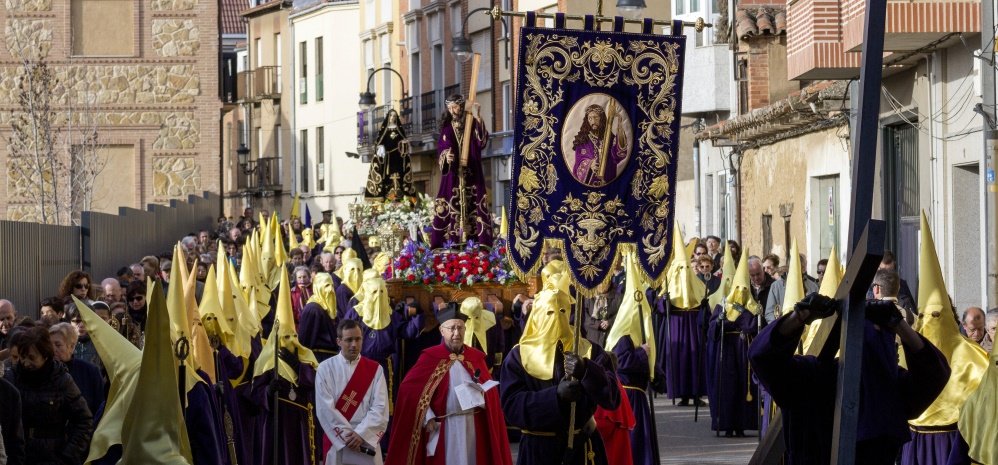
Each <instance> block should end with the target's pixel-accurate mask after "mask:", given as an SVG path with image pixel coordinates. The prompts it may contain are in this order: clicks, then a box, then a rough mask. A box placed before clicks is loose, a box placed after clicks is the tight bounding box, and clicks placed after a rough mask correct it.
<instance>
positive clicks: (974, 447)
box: [826, 271, 998, 464]
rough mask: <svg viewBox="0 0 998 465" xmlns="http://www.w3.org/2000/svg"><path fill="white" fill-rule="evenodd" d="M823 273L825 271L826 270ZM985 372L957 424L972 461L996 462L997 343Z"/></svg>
mask: <svg viewBox="0 0 998 465" xmlns="http://www.w3.org/2000/svg"><path fill="white" fill-rule="evenodd" d="M826 273H827V271H826ZM989 359H990V363H988V369H987V372H986V373H984V378H983V379H981V384H980V385H979V387H978V388H977V389H976V390H975V391H974V392H973V393H971V394H970V397H968V398H967V401H966V402H964V404H963V409H961V410H960V421H959V423H958V425H957V426H958V427H959V429H960V434H961V435H963V439H964V440H966V441H967V444H968V445H970V453H969V454H968V455H969V456H970V458H971V459H973V460H974V462H976V463H991V464H996V463H998V422H996V421H995V417H996V416H998V344H995V345H994V346H992V347H991V354H989Z"/></svg>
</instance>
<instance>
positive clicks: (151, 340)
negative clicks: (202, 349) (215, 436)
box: [121, 284, 194, 465]
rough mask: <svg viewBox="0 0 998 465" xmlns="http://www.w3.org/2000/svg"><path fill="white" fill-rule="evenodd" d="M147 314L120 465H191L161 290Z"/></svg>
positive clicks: (154, 291)
mask: <svg viewBox="0 0 998 465" xmlns="http://www.w3.org/2000/svg"><path fill="white" fill-rule="evenodd" d="M148 309H149V310H148V316H147V317H146V330H145V336H146V343H145V348H144V349H143V351H142V365H141V367H140V368H139V376H138V381H137V383H136V387H135V393H134V394H133V396H132V402H131V405H129V407H128V410H127V411H126V412H125V419H124V421H122V427H121V431H122V438H121V440H122V453H121V463H157V464H164V465H173V464H177V465H180V464H192V463H194V460H193V459H192V458H191V445H190V441H189V440H188V438H187V425H186V424H185V423H184V413H183V410H182V409H181V407H180V397H179V396H177V361H176V359H175V358H174V355H173V346H172V344H171V343H170V317H169V314H168V313H167V309H166V301H165V300H164V298H163V292H162V290H161V289H160V287H159V285H158V284H157V285H154V286H153V289H152V298H151V299H150V300H149V307H148Z"/></svg>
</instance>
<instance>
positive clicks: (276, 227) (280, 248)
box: [270, 212, 288, 267]
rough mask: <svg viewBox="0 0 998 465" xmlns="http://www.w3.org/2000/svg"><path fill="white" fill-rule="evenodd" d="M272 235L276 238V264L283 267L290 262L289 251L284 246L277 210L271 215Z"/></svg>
mask: <svg viewBox="0 0 998 465" xmlns="http://www.w3.org/2000/svg"><path fill="white" fill-rule="evenodd" d="M270 235H271V238H272V239H273V240H274V261H275V262H276V265H280V266H281V267H283V266H284V264H285V263H287V262H288V251H287V249H285V248H284V240H283V235H282V234H281V223H280V222H279V221H278V220H277V212H274V214H273V215H270Z"/></svg>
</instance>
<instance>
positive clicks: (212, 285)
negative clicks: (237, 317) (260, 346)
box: [198, 265, 234, 339]
mask: <svg viewBox="0 0 998 465" xmlns="http://www.w3.org/2000/svg"><path fill="white" fill-rule="evenodd" d="M218 296H219V291H218V279H217V278H216V276H215V265H212V266H210V267H209V268H208V277H207V278H206V279H205V280H204V291H202V292H201V302H200V303H199V304H198V313H200V314H201V324H203V325H204V329H205V331H206V332H207V333H208V336H212V337H218V338H219V339H224V338H225V337H230V338H231V337H232V336H233V335H234V332H233V328H232V327H231V326H229V320H228V319H226V318H223V313H222V304H221V302H219V300H218Z"/></svg>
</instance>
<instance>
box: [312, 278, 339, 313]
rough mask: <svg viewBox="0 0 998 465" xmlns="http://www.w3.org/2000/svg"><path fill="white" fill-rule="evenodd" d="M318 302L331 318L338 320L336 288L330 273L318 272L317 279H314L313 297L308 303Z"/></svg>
mask: <svg viewBox="0 0 998 465" xmlns="http://www.w3.org/2000/svg"><path fill="white" fill-rule="evenodd" d="M313 302H314V303H317V304H319V306H320V307H322V309H323V310H325V311H326V314H327V315H329V318H330V319H332V320H334V321H335V320H336V313H337V310H338V309H337V308H336V288H335V287H333V277H332V276H330V275H329V273H316V274H315V280H314V281H312V297H310V298H309V299H308V303H313Z"/></svg>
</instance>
